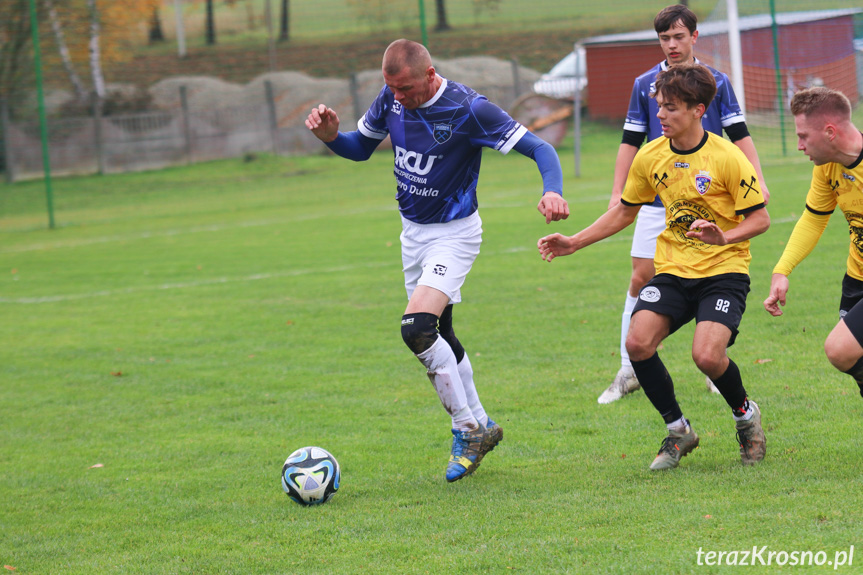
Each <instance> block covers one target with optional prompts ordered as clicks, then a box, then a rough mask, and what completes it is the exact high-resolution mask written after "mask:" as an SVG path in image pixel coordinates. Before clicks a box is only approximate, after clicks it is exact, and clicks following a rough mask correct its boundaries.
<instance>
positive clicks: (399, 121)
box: [306, 40, 569, 481]
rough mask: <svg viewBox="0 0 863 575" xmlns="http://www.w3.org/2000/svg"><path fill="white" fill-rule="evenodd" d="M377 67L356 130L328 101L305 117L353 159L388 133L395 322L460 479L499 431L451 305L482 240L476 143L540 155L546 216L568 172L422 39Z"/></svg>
mask: <svg viewBox="0 0 863 575" xmlns="http://www.w3.org/2000/svg"><path fill="white" fill-rule="evenodd" d="M382 69H383V77H384V83H385V86H384V87H383V88H382V89H381V91H380V93H379V94H378V96H377V98H375V101H374V102H373V103H372V105H371V107H370V108H369V110H368V111H367V112H366V113H365V115H364V116H363V117H362V118H361V119H360V121H359V122H358V129H357V130H355V131H352V132H340V131H339V118H338V115H337V114H336V112H335V111H334V110H333V109H331V108H328V107H326V106H325V105H323V104H320V105H319V106H318V107H317V108H314V109H313V110H312V111H311V113H310V114H309V115H308V118H307V119H306V126H307V127H308V128H309V130H311V131H312V133H313V134H314V135H315V136H317V137H318V138H319V139H320V140H321V141H323V142H325V143H326V145H327V146H328V147H329V148H330V149H331V150H333V151H334V152H335V153H336V154H338V155H340V156H342V157H345V158H348V159H351V160H356V161H361V160H367V159H368V158H369V157H371V155H372V152H373V151H374V150H375V148H376V147H377V146H378V144H379V143H380V142H381V141H382V140H383V139H384V138H386V137H387V135H389V136H390V139H391V141H392V144H393V152H394V154H395V167H394V170H393V171H394V173H395V178H396V200H397V201H398V203H399V211H400V212H401V219H402V234H401V238H400V239H401V245H402V264H403V268H404V274H405V288H406V289H407V294H408V305H407V308H406V309H405V313H404V316H402V319H401V333H402V338H403V339H404V342H405V344H407V346H408V347H409V348H410V350H411V351H412V352H413V353H414V354H416V356H417V358H418V359H419V360H420V362H422V364H423V365H424V366H425V367H426V369H427V371H428V377H429V379H430V380H431V382H432V384H433V385H434V388H435V390H436V391H437V394H438V397H439V398H440V401H441V403H442V404H443V406H444V408H445V409H446V411H447V412H448V413H449V414H450V416H451V419H452V433H453V443H452V452H451V455H450V459H449V463H448V464H447V469H446V479H447V481H456V480H458V479H461V478H462V477H465V476H467V475H469V474H471V473H473V471H474V470H475V469H476V468H477V466H478V465H479V464H480V461H481V460H482V458H483V457H484V456H485V454H486V453H488V452H489V451H491V450H492V449H494V447H495V445H497V444H498V442H499V441H500V440H501V439H502V438H503V430H502V429H501V427H500V425H498V424H497V423H495V422H494V421H492V420H491V419H489V418H488V415H487V414H486V412H485V409H484V408H483V406H482V403H481V402H480V400H479V396H478V394H477V391H476V386H475V385H474V381H473V369H472V368H471V364H470V360H469V359H468V356H467V354H466V353H465V350H464V347H462V345H461V343H460V342H459V340H458V338H457V337H456V335H455V332H454V330H453V313H452V309H453V304H455V303H458V302H460V301H461V287H462V285H463V284H464V281H465V278H466V276H467V274H468V272H469V271H470V269H471V266H472V265H473V262H474V260H475V259H476V257H477V255H478V254H479V248H480V243H481V242H482V221H481V220H480V217H479V213H478V212H477V193H476V192H477V181H478V178H479V169H480V160H481V158H482V149H483V148H484V147H487V148H492V149H495V150H497V151H499V152H501V153H503V154H506V153H508V152H509V151H510V150H515V151H517V152H519V153H520V154H523V155H525V156H528V157H530V158H532V159H533V160H534V161H535V162H536V164H537V166H538V168H539V171H540V174H541V175H542V182H543V190H544V192H543V195H542V199H540V201H539V204H538V206H537V208H538V210H539V211H540V213H541V214H542V215H543V216H545V220H546V223H549V222H551V221H558V220H561V219H565V218H566V217H568V216H569V207H568V206H567V203H566V201H565V200H564V199H563V197H562V195H561V193H562V186H563V173H562V172H561V168H560V160H559V158H558V156H557V152H556V151H555V149H554V148H553V147H552V146H551V145H550V144H548V143H547V142H544V141H543V140H541V139H540V138H538V137H536V136H534V135H533V134H531V133H530V132H528V131H527V129H526V128H525V127H524V126H522V125H520V124H519V123H518V122H516V121H515V120H513V119H512V118H511V117H510V116H509V115H507V113H506V112H504V111H503V110H501V109H500V108H499V107H497V106H495V105H494V104H492V103H491V102H489V101H488V100H487V99H486V98H485V96H482V95H480V94H478V93H476V92H475V91H473V90H472V89H470V88H468V87H467V86H464V85H462V84H458V83H456V82H452V81H449V80H447V79H446V78H443V77H441V76H439V75H438V74H437V73H436V72H435V68H434V66H433V65H432V60H431V56H430V55H429V53H428V50H426V48H425V47H424V46H422V45H421V44H417V43H416V42H411V41H409V40H396V41H395V42H393V43H392V44H390V46H389V47H388V48H387V50H386V52H385V53H384V57H383V63H382Z"/></svg>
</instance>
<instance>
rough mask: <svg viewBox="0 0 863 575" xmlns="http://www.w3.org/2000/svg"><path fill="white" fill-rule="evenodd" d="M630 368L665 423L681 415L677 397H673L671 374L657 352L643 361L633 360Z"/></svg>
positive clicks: (671, 421) (675, 419)
mask: <svg viewBox="0 0 863 575" xmlns="http://www.w3.org/2000/svg"><path fill="white" fill-rule="evenodd" d="M632 370H633V371H634V372H635V376H636V377H637V378H638V382H639V383H640V384H641V389H643V390H644V394H645V395H646V396H647V399H649V400H650V403H652V404H653V407H655V408H656V410H657V411H658V412H659V414H660V415H661V416H662V419H664V420H665V423H674V422H675V421H677V420H679V419H680V418H681V417H683V412H682V411H680V406H679V405H678V404H677V398H675V397H674V382H672V381H671V376H670V375H669V374H668V370H667V369H665V364H664V363H662V360H661V359H659V354H658V353H654V354H653V357H650V358H648V359H645V360H644V361H633V362H632Z"/></svg>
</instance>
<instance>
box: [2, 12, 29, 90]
mask: <svg viewBox="0 0 863 575" xmlns="http://www.w3.org/2000/svg"><path fill="white" fill-rule="evenodd" d="M30 38H31V37H30V12H29V6H28V5H27V0H11V1H10V0H4V1H0V98H10V99H11V97H12V95H13V92H14V91H15V90H16V89H17V88H18V86H21V85H23V84H25V83H26V82H27V81H28V80H29V78H28V76H29V74H30V73H31V71H32V69H33V67H32V66H30V65H29V59H30Z"/></svg>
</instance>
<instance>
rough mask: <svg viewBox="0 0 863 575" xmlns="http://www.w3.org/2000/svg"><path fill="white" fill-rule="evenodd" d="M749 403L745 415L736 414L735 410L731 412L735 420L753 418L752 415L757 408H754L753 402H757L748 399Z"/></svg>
mask: <svg viewBox="0 0 863 575" xmlns="http://www.w3.org/2000/svg"><path fill="white" fill-rule="evenodd" d="M746 402H747V404H748V405H749V409H747V410H746V413H744V414H743V415H734V412H733V411H732V412H731V417H733V418H734V421H749V420H750V419H752V416H753V415H755V409H753V408H752V404H753V403H755V402H753V401H749V400H748V399H747V400H746Z"/></svg>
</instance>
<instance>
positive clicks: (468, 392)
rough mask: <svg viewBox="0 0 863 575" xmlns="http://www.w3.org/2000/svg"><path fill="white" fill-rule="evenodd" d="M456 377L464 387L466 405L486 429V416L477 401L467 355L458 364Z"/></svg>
mask: <svg viewBox="0 0 863 575" xmlns="http://www.w3.org/2000/svg"><path fill="white" fill-rule="evenodd" d="M458 375H459V377H460V378H461V384H462V386H463V387H464V394H465V397H466V398H467V404H468V405H469V406H470V410H471V412H472V413H473V416H474V417H475V418H476V420H477V421H478V422H480V423H481V424H482V426H483V427H486V426H487V425H488V415H486V413H485V408H484V407H483V406H482V403H480V401H479V395H478V394H477V392H476V385H475V384H474V382H473V367H472V366H471V364H470V360H469V359H468V357H467V354H465V355H464V357H463V358H461V361H460V362H459V363H458Z"/></svg>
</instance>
